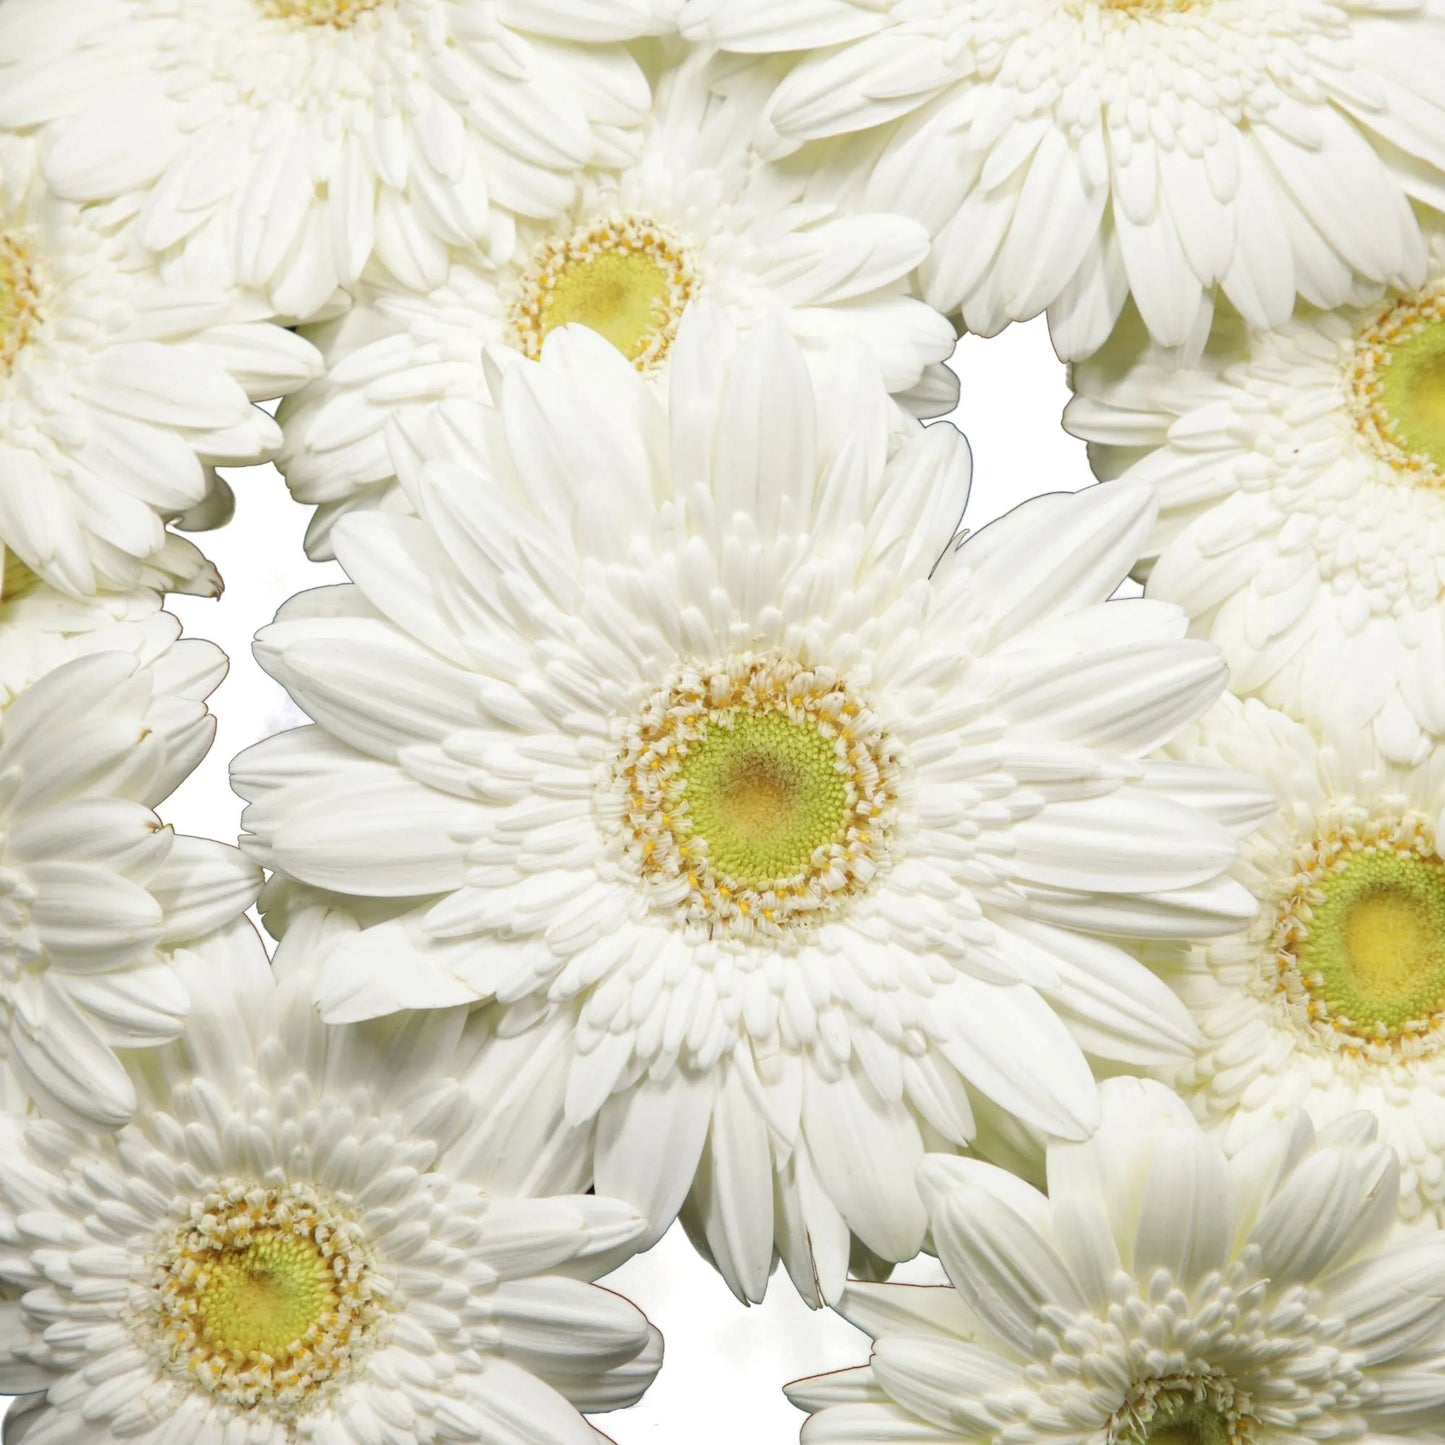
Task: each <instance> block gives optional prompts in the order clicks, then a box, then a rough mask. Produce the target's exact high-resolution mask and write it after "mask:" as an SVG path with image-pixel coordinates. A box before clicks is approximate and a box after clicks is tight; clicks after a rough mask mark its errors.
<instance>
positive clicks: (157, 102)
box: [0, 0, 679, 320]
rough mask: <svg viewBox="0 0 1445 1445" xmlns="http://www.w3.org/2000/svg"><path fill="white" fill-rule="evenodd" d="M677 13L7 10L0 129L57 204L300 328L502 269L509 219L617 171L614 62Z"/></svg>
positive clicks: (628, 1) (301, 1)
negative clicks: (371, 294)
mask: <svg viewBox="0 0 1445 1445" xmlns="http://www.w3.org/2000/svg"><path fill="white" fill-rule="evenodd" d="M678 3H679V0H600V3H596V4H586V5H576V4H573V3H570V0H528V3H527V4H526V5H512V4H508V3H506V0H189V3H187V4H184V5H177V4H176V3H174V0H89V3H87V4H85V5H84V6H82V7H81V8H80V9H79V10H76V11H75V12H74V13H71V14H68V15H67V19H66V23H64V24H58V23H56V20H55V16H54V5H53V3H51V0H38V3H37V0H6V3H5V6H4V10H3V13H0V132H5V131H9V132H11V133H13V134H20V135H37V136H39V137H40V138H41V139H42V140H43V142H44V145H45V178H46V181H47V183H48V184H49V186H50V187H51V188H52V190H53V191H54V192H55V193H56V194H57V195H59V196H63V197H65V198H66V199H67V200H72V201H79V202H83V203H87V202H110V201H118V202H120V203H121V204H122V205H123V207H124V208H125V209H126V211H127V212H128V213H129V214H133V215H134V217H135V232H136V235H137V237H138V239H139V240H140V242H141V244H142V245H144V246H146V247H148V248H149V249H150V250H151V251H153V252H156V253H159V254H160V255H162V256H163V257H164V258H165V261H166V263H167V266H168V271H170V272H174V273H175V274H177V275H180V276H187V277H189V276H193V275H204V276H207V277H214V278H215V279H216V280H217V281H218V282H221V283H225V284H231V285H241V286H246V287H254V288H256V289H257V290H259V291H261V292H262V293H264V295H265V296H266V297H268V298H269V306H270V309H271V310H272V311H274V312H275V313H277V314H279V315H281V316H285V317H288V318H294V319H297V320H308V319H310V318H312V317H315V316H317V315H318V314H319V313H320V312H322V311H323V310H328V309H329V310H332V311H334V310H335V309H336V306H335V302H336V300H337V299H338V297H339V299H341V300H343V301H344V300H345V299H346V298H345V297H341V296H340V293H339V291H338V288H346V289H347V290H349V289H350V288H352V287H353V286H355V284H356V283H357V281H358V280H359V279H360V277H361V276H362V274H363V272H364V271H365V270H366V269H367V267H368V265H369V264H373V263H374V264H375V265H377V266H379V267H381V268H383V269H384V270H385V271H386V272H388V273H389V274H390V275H391V276H393V277H395V278H396V280H397V282H398V283H399V284H401V285H403V286H407V287H414V288H419V289H426V288H430V287H433V286H437V285H439V284H441V282H442V281H443V279H444V278H445V276H446V271H447V264H448V253H449V251H450V250H451V248H453V247H460V248H463V249H468V250H470V249H472V248H477V249H480V250H482V251H485V252H490V253H496V254H499V255H501V256H506V255H507V254H508V252H509V250H510V247H511V243H512V239H513V236H514V228H515V226H516V223H517V218H518V217H519V216H520V217H527V218H531V219H537V218H545V217H550V216H554V215H557V214H558V213H559V212H561V211H563V210H565V209H566V207H567V204H568V202H569V200H570V199H571V196H572V193H573V190H574V187H575V180H576V175H577V173H578V172H580V171H582V170H585V169H587V168H588V167H591V166H596V167H599V168H604V169H605V168H608V167H614V166H618V165H621V164H624V163H625V162H627V161H628V160H629V159H631V158H632V157H633V156H634V155H635V154H636V148H637V132H638V131H639V129H640V128H641V125H642V122H643V121H644V119H645V118H646V116H647V113H648V108H649V86H648V81H647V77H646V75H645V74H644V71H643V69H642V66H641V65H640V64H639V62H638V60H637V59H636V58H635V57H634V56H633V55H632V53H631V52H630V50H629V49H628V42H629V41H634V40H636V39H638V38H639V37H642V36H647V35H665V34H668V33H670V32H671V30H672V29H673V27H674V11H675V9H676V8H677V4H678ZM137 74H145V75H147V76H149V77H151V79H152V83H151V84H150V85H149V86H148V87H147V88H146V94H145V98H144V104H139V103H137V100H136V96H135V84H136V81H135V77H136V76H137ZM220 177H224V178H225V180H224V184H223V183H222V182H221V180H220V179H219V178H220Z"/></svg>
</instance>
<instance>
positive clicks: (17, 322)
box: [0, 232, 40, 376]
mask: <svg viewBox="0 0 1445 1445" xmlns="http://www.w3.org/2000/svg"><path fill="white" fill-rule="evenodd" d="M39 324H40V276H39V267H38V265H37V263H36V261H35V259H34V257H33V255H32V254H31V251H30V248H29V246H28V245H27V244H26V242H25V241H24V240H23V239H22V238H21V237H20V236H18V235H15V234H13V233H9V232H0V376H4V375H6V374H7V373H8V372H9V371H10V368H11V367H12V366H13V365H14V364H15V358H16V357H17V356H18V355H19V354H20V349H21V347H23V346H24V345H25V344H26V343H27V342H28V341H30V340H31V339H32V338H33V337H34V335H35V332H36V329H37V327H38V326H39Z"/></svg>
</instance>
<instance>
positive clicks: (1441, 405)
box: [1349, 281, 1445, 487]
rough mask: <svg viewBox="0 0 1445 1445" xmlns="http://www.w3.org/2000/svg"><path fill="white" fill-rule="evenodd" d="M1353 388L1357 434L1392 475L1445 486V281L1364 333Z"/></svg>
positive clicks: (1401, 303) (1393, 309)
mask: <svg viewBox="0 0 1445 1445" xmlns="http://www.w3.org/2000/svg"><path fill="white" fill-rule="evenodd" d="M1349 389H1350V400H1351V410H1352V411H1353V413H1354V419H1355V429H1356V430H1357V431H1358V432H1359V433H1360V435H1361V436H1362V437H1363V438H1364V439H1365V441H1366V443H1367V444H1368V445H1369V446H1370V447H1371V448H1372V449H1373V450H1374V451H1375V453H1376V454H1377V455H1378V456H1380V457H1381V459H1382V460H1383V461H1384V462H1385V463H1386V464H1387V465H1388V466H1389V467H1390V468H1391V470H1392V471H1394V472H1396V473H1397V474H1398V475H1399V476H1400V478H1401V480H1403V481H1408V482H1410V483H1413V484H1415V485H1417V486H1429V487H1445V281H1440V282H1436V283H1435V284H1434V285H1433V286H1432V287H1431V288H1430V290H1428V291H1427V292H1424V293H1422V294H1421V295H1418V296H1412V297H1406V299H1405V300H1403V301H1399V302H1396V303H1395V304H1394V305H1392V306H1390V307H1388V308H1387V309H1386V310H1385V311H1384V312H1383V314H1381V315H1379V316H1378V317H1377V318H1376V319H1375V321H1374V322H1372V323H1371V325H1370V326H1368V327H1367V328H1366V329H1365V330H1364V331H1362V332H1361V333H1360V334H1359V336H1358V337H1357V338H1356V341H1355V351H1354V357H1353V360H1352V362H1351V366H1350V371H1349Z"/></svg>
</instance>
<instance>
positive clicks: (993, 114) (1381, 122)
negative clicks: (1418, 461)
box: [683, 0, 1445, 356]
mask: <svg viewBox="0 0 1445 1445" xmlns="http://www.w3.org/2000/svg"><path fill="white" fill-rule="evenodd" d="M683 29H684V32H685V33H686V34H688V35H691V36H693V37H696V38H705V39H708V40H711V41H714V42H716V43H718V44H721V45H723V46H725V47H727V48H730V49H735V50H740V51H747V52H753V53H766V52H771V51H782V52H802V54H801V56H800V59H799V60H798V63H797V64H796V66H795V67H794V68H793V69H792V71H791V72H790V73H789V74H788V75H787V76H786V77H785V78H784V79H783V81H782V82H781V84H780V86H779V89H778V92H777V96H776V99H775V100H774V102H773V105H772V108H771V112H770V120H771V124H772V126H773V127H774V128H775V130H776V131H777V132H778V134H779V136H780V137H781V139H782V142H783V143H784V144H789V143H791V144H799V143H802V142H804V141H808V140H812V139H815V138H818V137H823V136H836V135H840V134H844V133H850V132H869V131H871V132H872V134H864V135H861V136H860V137H859V142H858V145H857V148H856V166H857V167H858V170H859V173H860V179H861V180H866V188H865V190H866V196H867V200H868V204H869V205H871V206H875V207H878V208H884V209H897V210H899V211H901V212H903V213H904V214H908V215H914V216H917V217H918V218H919V219H920V220H923V221H924V222H926V223H927V224H928V226H929V228H930V230H931V231H932V232H933V233H934V248H933V255H932V256H931V257H930V259H929V261H928V264H927V265H926V266H925V268H924V271H923V281H924V288H925V294H926V295H927V298H928V299H929V300H930V301H931V302H933V304H934V305H936V306H938V307H940V308H942V309H943V310H946V311H953V310H961V311H962V313H963V318H964V321H965V322H966V324H967V325H968V327H969V328H970V330H973V331H977V332H981V333H983V334H984V335H992V334H993V333H994V332H996V331H998V330H999V329H1000V328H1001V327H1003V326H1004V325H1006V324H1007V323H1008V322H1009V321H1016V320H1023V319H1025V318H1027V317H1030V316H1034V315H1037V314H1038V313H1039V312H1041V311H1044V310H1047V311H1048V314H1049V322H1050V325H1051V328H1052V330H1053V335H1054V342H1055V345H1056V346H1057V347H1058V349H1059V351H1060V354H1062V355H1065V356H1083V355H1087V354H1088V353H1089V352H1091V351H1093V350H1094V349H1095V348H1096V347H1097V346H1098V345H1099V344H1100V343H1101V342H1102V341H1103V340H1104V339H1105V337H1106V336H1107V335H1108V333H1109V330H1110V328H1111V327H1112V325H1113V323H1114V321H1115V320H1116V319H1117V317H1118V315H1119V313H1120V309H1121V307H1122V306H1123V303H1124V301H1125V299H1126V298H1127V297H1128V296H1129V295H1130V294H1132V295H1133V297H1134V300H1135V302H1136V303H1137V305H1138V308H1139V310H1140V311H1141V312H1142V314H1143V316H1144V319H1145V321H1146V322H1147V324H1148V326H1149V329H1150V331H1151V332H1152V333H1153V334H1154V336H1155V337H1156V338H1157V339H1158V341H1160V342H1161V343H1162V344H1165V345H1170V346H1173V345H1178V344H1180V343H1183V342H1186V341H1188V340H1189V339H1190V338H1191V337H1193V336H1196V335H1197V334H1199V332H1200V330H1201V329H1202V327H1203V326H1204V325H1206V324H1207V321H1208V317H1209V313H1210V309H1211V306H1212V299H1213V297H1214V294H1215V291H1216V288H1218V289H1219V290H1220V291H1222V292H1223V294H1224V295H1225V296H1227V297H1228V298H1229V300H1230V301H1231V302H1232V303H1233V304H1234V305H1235V306H1236V307H1237V308H1238V309H1239V311H1241V312H1242V313H1243V314H1244V315H1245V316H1247V317H1249V318H1250V319H1251V320H1252V321H1254V322H1255V323H1256V324H1258V325H1271V324H1277V323H1279V322H1281V321H1283V320H1285V318H1286V317H1288V316H1289V314H1290V311H1291V309H1292V307H1293V306H1294V302H1295V294H1296V292H1298V293H1299V294H1300V295H1302V296H1304V297H1305V298H1306V299H1307V300H1309V301H1312V302H1314V303H1316V304H1318V305H1322V306H1335V305H1339V304H1341V303H1342V302H1344V301H1345V300H1347V299H1350V298H1351V296H1352V294H1353V291H1354V288H1355V285H1356V283H1357V281H1358V279H1359V278H1366V279H1368V280H1372V281H1388V282H1394V283H1398V284H1402V285H1412V284H1415V283H1416V282H1418V280H1419V278H1420V272H1421V267H1422V264H1423V260H1424V253H1423V250H1422V247H1421V242H1420V234H1419V230H1418V227H1417V225H1416V222H1415V219H1414V217H1413V216H1412V214H1411V211H1410V207H1409V204H1408V203H1407V200H1406V197H1407V195H1412V196H1417V197H1419V198H1421V199H1423V200H1425V201H1429V202H1432V203H1436V204H1438V203H1440V202H1441V201H1442V200H1445V109H1442V107H1441V104H1440V92H1439V86H1438V83H1437V77H1438V76H1439V74H1440V72H1441V69H1442V67H1445V12H1442V10H1441V8H1440V6H1439V5H1438V3H1436V0H955V3H948V4H939V3H937V0H805V3H801V4H796V5H786V6H778V5H776V4H774V3H770V0H691V3H689V5H688V6H687V9H686V11H685V13H684V18H683ZM879 127H886V129H881V130H880V129H878V128H879Z"/></svg>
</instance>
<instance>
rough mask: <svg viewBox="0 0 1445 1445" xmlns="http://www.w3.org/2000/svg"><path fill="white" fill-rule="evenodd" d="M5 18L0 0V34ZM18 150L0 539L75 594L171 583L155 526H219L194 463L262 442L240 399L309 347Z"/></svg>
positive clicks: (4, 315)
mask: <svg viewBox="0 0 1445 1445" xmlns="http://www.w3.org/2000/svg"><path fill="white" fill-rule="evenodd" d="M62 8H64V10H65V11H66V14H67V15H68V16H69V17H70V19H71V20H73V19H74V18H75V7H73V6H65V7H62ZM9 14H10V4H9V3H8V0H7V3H6V4H5V6H4V8H3V10H0V27H3V25H4V23H5V18H6V17H8V15H9ZM53 18H55V19H63V18H64V17H62V16H59V15H56V16H54V17H53ZM3 76H4V67H3V66H0V77H3ZM6 83H7V82H6V81H5V80H4V79H3V78H0V95H3V94H4V93H5V86H6ZM3 139H4V138H3V137H0V140H3ZM30 158H33V147H30V146H28V145H23V144H21V145H16V144H9V145H0V545H3V546H4V547H5V548H8V549H9V550H10V551H12V552H14V553H15V554H16V555H17V556H18V557H19V558H20V559H21V560H22V561H23V562H24V563H26V565H28V566H29V567H31V568H33V569H34V570H35V571H36V572H38V573H39V574H40V575H41V576H43V577H44V578H45V580H46V581H47V582H50V583H51V584H52V585H54V586H56V587H60V588H63V589H64V590H66V591H67V592H71V593H73V594H75V595H77V596H81V595H87V594H90V593H94V592H97V591H110V592H125V591H129V590H131V589H132V588H135V587H138V586H140V585H142V584H143V583H145V582H147V581H149V580H151V575H150V574H152V573H153V572H155V571H156V570H157V569H159V570H160V571H161V572H165V573H175V572H177V571H179V572H180V573H181V574H182V577H181V579H180V580H182V581H183V582H184V581H185V580H186V578H185V574H187V573H192V574H194V573H196V572H198V571H200V570H201V568H200V565H199V559H198V558H197V557H196V556H195V555H194V549H190V548H188V547H187V546H186V544H184V543H181V542H180V541H179V540H178V539H175V538H172V537H170V535H169V534H168V533H167V531H166V523H167V522H168V521H169V520H172V519H176V518H180V519H183V520H184V521H185V523H186V524H187V525H189V526H193V527H197V526H215V525H216V524H217V523H218V522H221V521H224V520H225V516H226V513H227V510H228V505H229V492H228V491H227V489H226V487H225V484H224V483H223V482H222V481H221V480H220V479H219V478H218V477H217V476H216V475H215V473H214V472H213V471H212V470H211V466H212V464H218V463H219V464H234V465H244V464H247V463H251V462H257V461H262V460H264V459H265V458H266V457H268V456H269V455H271V454H272V453H273V452H274V451H275V449H276V448H277V447H278V446H279V444H280V441H281V433H280V429H279V428H278V427H277V425H276V423H275V422H274V421H273V420H272V419H271V418H270V417H269V416H267V415H266V414H265V412H263V411H261V410H260V408H259V407H256V406H253V405H252V401H253V400H259V399H263V398H267V397H275V396H279V395H280V394H281V393H282V392H284V391H287V390H289V389H290V388H292V387H295V386H298V385H300V384H301V382H303V381H305V380H306V379H307V378H308V377H309V376H311V375H312V374H313V372H314V370H315V365H316V355H315V352H314V350H313V349H312V347H311V346H310V345H309V343H307V342H305V341H302V340H301V339H300V338H299V337H296V336H292V335H291V334H290V333H288V332H286V331H285V330H283V329H282V328H281V327H279V326H273V325H270V324H268V323H266V322H265V321H264V320H263V319H262V318H263V317H264V316H265V314H266V313H265V309H264V307H263V306H262V304H261V303H260V302H259V301H256V300H254V299H252V300H249V301H248V300H246V299H244V298H241V297H236V296H230V297H228V296H227V295H225V294H223V293H221V292H219V291H217V290H214V289H212V288H210V287H206V286H199V285H190V286H188V285H182V284H178V283H163V282H162V280H161V279H160V277H159V275H158V274H157V273H156V271H155V268H154V263H153V262H152V261H151V260H149V259H147V258H146V257H145V256H144V255H143V254H142V253H140V252H138V251H137V250H136V249H135V248H134V246H133V244H132V243H131V242H129V241H128V240H127V239H126V237H125V235H124V233H123V232H117V231H115V230H113V229H108V228H107V227H106V226H105V225H103V224H102V222H101V221H100V220H99V219H98V218H97V217H96V215H95V214H94V213H93V212H89V211H83V210H82V209H81V208H80V207H78V206H74V205H71V204H69V203H68V202H63V201H60V200H57V199H56V198H55V197H54V196H53V195H50V194H49V193H48V192H47V191H46V190H45V188H44V187H43V186H42V185H40V184H39V183H37V182H35V181H34V180H33V177H32V176H31V175H30V174H29V172H28V164H27V162H28V159H30ZM12 162H13V166H12ZM188 554H189V556H188ZM187 585H190V586H192V587H197V586H199V587H201V588H202V590H204V585H205V584H204V583H203V582H197V581H194V580H192V581H191V582H189V583H188V584H187Z"/></svg>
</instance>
